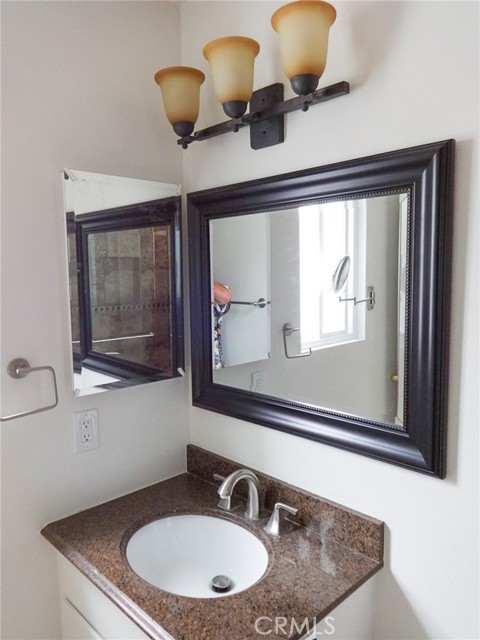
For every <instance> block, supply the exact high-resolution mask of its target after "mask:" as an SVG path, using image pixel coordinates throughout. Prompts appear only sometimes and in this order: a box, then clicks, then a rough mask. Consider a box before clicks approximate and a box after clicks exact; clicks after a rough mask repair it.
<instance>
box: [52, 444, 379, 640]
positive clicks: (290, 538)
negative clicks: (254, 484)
mask: <svg viewBox="0 0 480 640" xmlns="http://www.w3.org/2000/svg"><path fill="white" fill-rule="evenodd" d="M239 468H241V467H240V465H238V464H236V463H235V462H233V461H231V460H227V459H225V458H222V457H220V456H217V455H214V454H212V453H210V452H207V451H205V450H202V449H199V448H198V447H194V446H191V445H190V446H189V447H188V472H187V473H184V474H181V475H179V476H176V477H174V478H171V479H168V480H165V481H163V482H160V483H158V484H155V485H152V486H150V487H147V488H145V489H142V490H140V491H136V492H134V493H131V494H129V495H127V496H123V497H121V498H117V499H115V500H112V501H110V502H107V503H105V504H102V505H99V506H97V507H94V508H92V509H88V510H86V511H83V512H81V513H78V514H75V515H73V516H69V517H67V518H64V519H62V520H59V521H57V522H54V523H51V524H49V525H47V526H46V527H45V528H44V529H43V530H42V534H43V536H44V537H45V538H46V539H47V540H48V541H49V542H50V543H51V544H52V545H53V546H54V547H55V548H56V549H57V551H58V552H59V553H58V561H59V576H60V597H61V610H62V634H63V637H64V638H72V637H75V638H95V639H98V638H104V639H105V640H107V639H108V638H112V639H113V638H115V640H121V639H123V638H124V639H130V640H133V639H135V640H136V639H142V638H150V639H151V640H172V639H173V640H187V639H188V640H192V639H194V638H195V639H200V638H206V639H207V638H208V640H247V639H248V638H260V637H262V636H265V637H270V638H289V639H290V640H293V639H297V640H298V639H300V638H304V639H305V640H306V639H307V638H314V637H318V636H315V633H314V629H315V624H317V625H318V627H317V629H318V631H317V633H319V632H320V630H321V631H322V635H326V636H328V635H332V636H333V637H335V638H337V639H338V638H347V637H351V638H352V637H355V638H356V639H360V638H363V637H365V638H366V637H368V636H366V635H362V625H363V624H364V625H365V626H368V619H369V618H370V617H371V615H372V606H371V600H372V598H371V596H372V585H373V582H372V580H370V578H371V577H372V576H374V574H376V573H377V572H378V571H379V569H380V568H381V567H382V566H383V523H381V522H379V521H378V520H375V519H374V518H370V517H368V516H364V515H362V514H360V513H357V512H354V511H352V510H350V509H347V508H344V507H341V506H340V505H338V504H335V503H332V502H329V501H326V500H323V499H321V498H319V497H318V496H314V495H313V494H310V493H307V492H305V491H302V490H300V489H298V488H296V487H292V486H290V485H287V484H285V483H282V482H280V481H278V480H276V479H274V478H271V477H269V476H265V475H263V474H261V473H258V474H257V475H258V478H259V480H260V485H261V488H262V493H263V494H264V497H265V506H266V508H267V509H268V510H271V509H272V507H273V504H274V503H276V502H278V501H281V502H284V503H287V504H290V505H293V506H295V508H297V509H298V512H297V514H296V516H295V517H294V518H293V520H294V521H295V523H297V524H296V526H295V525H292V526H290V527H287V530H286V531H285V532H284V533H281V535H280V537H274V536H271V535H268V534H267V533H266V532H265V531H264V527H265V525H266V524H267V522H268V518H269V515H270V513H266V517H264V518H260V519H259V520H247V519H245V515H244V513H245V502H244V501H243V500H240V501H239V504H238V506H236V507H235V508H234V509H233V511H230V512H227V511H224V510H222V509H220V508H219V507H218V506H217V503H218V493H217V491H218V485H219V483H218V482H216V481H215V480H213V475H214V474H218V475H220V476H223V477H227V476H229V475H230V474H231V473H232V472H234V471H235V470H237V469H239ZM237 486H238V490H239V491H238V493H239V496H240V497H241V498H242V497H244V496H245V491H246V488H247V487H246V483H245V482H239V483H238V485H237ZM242 494H243V495H242ZM183 514H185V515H186V514H189V515H202V516H210V517H213V518H216V519H222V520H226V521H229V522H230V523H233V524H235V525H238V526H240V527H242V528H244V529H246V530H248V531H249V532H251V533H253V534H254V536H255V537H256V538H258V540H259V541H260V542H261V543H262V544H263V545H264V547H265V549H266V551H267V553H268V563H267V568H266V570H265V572H264V574H263V575H262V577H261V578H260V579H259V580H258V581H257V582H255V584H253V585H252V586H250V587H249V588H246V589H245V590H243V591H240V592H237V593H232V594H231V595H228V594H225V595H222V596H221V597H219V596H218V595H216V596H214V597H208V596H207V597H184V596H180V595H176V594H175V593H171V592H168V591H165V590H162V589H159V588H158V587H156V586H153V585H152V584H150V583H149V582H147V581H146V580H143V579H142V578H141V577H140V576H139V575H137V573H135V572H134V571H133V570H132V568H131V566H130V565H129V563H128V560H127V556H126V549H127V545H128V542H129V540H130V539H131V538H132V536H133V535H134V534H135V533H136V532H137V531H139V529H141V528H142V527H144V526H145V525H147V524H149V523H151V522H153V521H155V520H159V519H162V518H167V517H172V516H178V515H183ZM235 551H236V550H235V548H234V549H232V554H233V555H234V554H235ZM352 594H353V595H352ZM349 620H350V623H351V621H352V620H353V622H354V627H353V629H355V631H354V634H355V635H350V636H349V635H348V633H349V631H348V628H349V624H348V621H349ZM342 629H343V630H344V631H342Z"/></svg>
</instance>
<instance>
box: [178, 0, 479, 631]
mask: <svg viewBox="0 0 480 640" xmlns="http://www.w3.org/2000/svg"><path fill="white" fill-rule="evenodd" d="M334 4H335V5H336V7H337V9H338V18H337V22H336V24H335V25H334V26H333V28H332V36H331V46H330V54H329V62H328V64H327V71H326V73H325V75H324V78H323V79H322V81H321V86H326V85H328V84H331V83H333V82H337V81H340V80H347V81H349V82H350V83H351V95H350V96H347V97H343V98H340V99H338V100H334V101H332V102H328V103H325V104H323V105H319V106H316V107H313V108H312V109H311V110H310V111H308V112H307V113H306V114H305V113H300V112H299V113H295V114H290V115H289V116H288V117H287V132H286V141H285V143H284V144H283V145H280V146H276V147H273V148H270V149H264V150H260V151H252V150H250V148H249V139H248V131H246V130H242V131H240V132H238V133H237V134H235V135H233V134H232V135H231V136H222V137H219V138H215V139H213V140H209V141H206V142H202V143H199V144H197V145H192V146H191V148H190V149H189V150H188V152H186V153H185V154H184V156H183V157H184V191H194V190H198V189H205V188H208V187H213V186H217V185H224V184H229V183H234V182H240V181H243V180H248V179H252V178H259V177H262V176H267V175H273V174H278V173H283V172H286V171H292V170H296V169H303V168H307V167H312V166H319V165H324V164H328V163H330V162H336V161H341V160H347V159H351V158H355V157H361V156H365V155H370V154H373V153H379V152H384V151H389V150H393V149H400V148H405V147H408V146H415V145H420V144H423V143H428V142H433V141H437V140H443V139H446V138H451V137H452V138H455V139H456V140H457V158H456V187H455V223H454V227H455V228H454V265H453V301H452V310H453V311H452V328H451V364H450V378H451V381H450V403H449V415H448V421H449V427H448V439H449V441H448V477H447V479H446V480H443V481H441V480H438V479H433V478H430V477H427V476H423V475H421V474H419V473H415V472H412V471H408V470H404V469H401V468H397V467H395V466H393V465H390V464H387V463H383V462H378V461H374V460H370V459H367V458H365V457H362V456H359V455H355V454H352V453H348V452H343V451H340V450H337V449H335V448H333V447H328V446H324V445H321V444H313V443H311V442H309V441H307V440H303V439H300V438H294V437H292V436H288V435H285V434H281V433H279V432H275V431H273V430H269V429H266V428H263V427H260V426H257V425H254V424H249V423H246V422H241V421H236V420H233V419H229V418H226V417H222V416H220V415H216V414H214V413H211V412H207V411H203V410H200V409H192V410H191V440H192V441H193V442H194V443H196V444H198V445H200V446H203V447H205V448H208V449H211V450H213V451H215V452H218V453H220V454H223V455H226V456H229V457H232V458H234V459H236V460H239V461H241V462H243V463H245V464H246V465H251V466H253V467H256V468H258V469H261V470H263V471H264V472H266V473H270V474H272V475H274V476H278V477H280V478H283V479H284V480H287V481H289V482H291V483H293V484H296V485H298V486H301V487H305V488H306V489H309V490H311V491H313V492H315V493H318V494H320V495H322V496H326V497H327V498H331V499H333V500H337V501H338V502H340V503H342V504H346V505H349V506H351V507H353V508H356V509H359V510H360V511H363V512H365V513H367V514H370V515H372V516H375V517H377V518H380V519H382V520H384V521H385V522H386V525H387V545H386V567H385V569H384V570H383V571H382V573H381V579H380V589H379V593H378V612H377V638H380V639H382V640H385V639H387V638H388V639H392V640H393V639H402V640H406V639H413V638H415V639H420V638H431V639H435V640H438V639H443V638H445V639H447V638H448V639H452V640H474V639H478V637H479V633H480V632H479V626H478V601H479V593H478V502H479V500H478V466H479V465H478V461H479V455H478V454H479V452H478V422H479V420H478V418H479V407H478V383H479V378H478V285H477V280H478V263H477V253H478V206H479V201H478V169H479V167H478V115H479V113H478V77H479V74H478V71H479V70H478V18H479V7H478V4H477V3H476V2H361V1H358V2H342V1H341V0H340V1H339V2H335V3H334ZM277 6H279V5H278V4H274V3H263V2H244V3H239V2H224V3H222V2H219V3H204V2H186V3H185V4H184V5H183V6H182V58H183V62H184V64H191V65H193V66H197V65H198V66H199V67H200V68H202V69H203V70H205V71H206V70H207V69H206V63H205V61H204V60H203V58H202V55H201V49H202V46H203V44H204V43H206V42H208V41H209V40H210V39H213V38H216V37H219V36H221V35H226V34H228V35H230V34H233V33H235V34H241V35H246V36H251V37H254V38H255V39H257V40H258V41H259V42H260V45H261V47H262V50H261V52H260V55H259V57H258V59H257V60H258V62H257V71H256V88H260V87H262V86H265V85H267V84H270V83H272V82H278V81H283V80H282V73H281V70H280V68H279V61H278V53H277V50H276V47H277V42H276V36H275V34H274V32H273V31H272V29H271V27H270V16H271V14H272V13H273V10H274V8H276V7H277ZM240 7H241V10H240ZM213 15H215V20H213V19H212V16H213ZM289 95H291V94H289ZM203 96H204V98H203V105H202V108H203V111H202V116H201V119H200V121H199V126H200V127H202V126H208V125H210V124H214V123H216V122H219V121H221V120H223V119H224V117H223V116H222V113H221V108H220V106H217V105H216V103H215V99H214V97H213V92H212V91H211V86H210V79H209V78H207V81H206V82H205V86H204V89H203Z"/></svg>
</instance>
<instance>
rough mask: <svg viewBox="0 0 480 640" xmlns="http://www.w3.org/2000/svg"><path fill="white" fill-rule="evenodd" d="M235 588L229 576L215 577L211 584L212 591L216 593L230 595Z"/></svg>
mask: <svg viewBox="0 0 480 640" xmlns="http://www.w3.org/2000/svg"><path fill="white" fill-rule="evenodd" d="M232 588H233V582H232V581H231V579H230V578H229V577H228V576H215V577H214V578H212V582H211V583H210V589H211V590H212V591H215V593H228V592H229V591H230V590H231V589H232Z"/></svg>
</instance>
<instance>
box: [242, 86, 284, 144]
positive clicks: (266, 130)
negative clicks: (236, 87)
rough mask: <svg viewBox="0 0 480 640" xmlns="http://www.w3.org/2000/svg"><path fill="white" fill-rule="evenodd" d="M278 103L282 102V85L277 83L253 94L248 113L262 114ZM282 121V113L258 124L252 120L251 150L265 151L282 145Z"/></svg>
mask: <svg viewBox="0 0 480 640" xmlns="http://www.w3.org/2000/svg"><path fill="white" fill-rule="evenodd" d="M279 102H283V84H282V83H280V82H277V83H275V84H271V85H269V86H268V87H263V89H258V90H257V91H254V92H253V94H252V98H251V100H250V112H251V113H256V112H262V111H264V110H265V109H267V108H268V107H274V106H275V105H276V104H278V103H279ZM284 120H285V119H284V116H283V113H281V114H279V115H275V116H271V117H270V118H268V119H267V120H262V121H260V122H255V120H253V121H252V124H251V125H250V146H251V148H252V149H265V147H272V146H274V145H276V144H280V143H282V142H283V141H284V139H285V135H284V130H285V127H284Z"/></svg>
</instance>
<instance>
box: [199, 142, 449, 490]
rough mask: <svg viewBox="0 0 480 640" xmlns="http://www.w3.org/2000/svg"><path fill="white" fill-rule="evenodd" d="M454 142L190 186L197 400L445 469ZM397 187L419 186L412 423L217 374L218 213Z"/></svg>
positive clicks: (410, 323) (408, 416) (410, 347)
mask: <svg viewBox="0 0 480 640" xmlns="http://www.w3.org/2000/svg"><path fill="white" fill-rule="evenodd" d="M454 147H455V142H454V140H446V141H441V142H437V143H432V144H426V145H422V146H418V147H413V148H409V149H403V150H398V151H393V152H391V153H384V154H379V155H375V156H370V157H366V158H360V159H357V160H351V161H347V162H342V163H338V164H332V165H327V166H324V167H317V168H313V169H307V170H304V171H298V172H294V173H288V174H284V175H278V176H274V177H269V178H262V179H259V180H253V181H249V182H244V183H240V184H235V185H229V186H225V187H219V188H214V189H209V190H206V191H199V192H196V193H190V194H188V196H187V202H188V220H189V257H190V298H191V312H190V313H191V343H192V382H193V389H192V394H193V405H194V406H196V407H201V408H203V409H208V410H210V411H215V412H217V413H221V414H225V415H228V416H232V417H234V418H239V419H241V420H247V421H250V422H254V423H257V424H260V425H264V426H267V427H271V428H273V429H277V430H280V431H283V432H286V433H290V434H293V435H297V436H301V437H304V438H308V439H311V440H315V441H317V442H322V443H324V444H329V445H332V446H335V447H339V448H341V449H346V450H348V451H352V452H355V453H360V454H362V455H366V456H370V457H372V458H376V459H378V460H383V461H386V462H390V463H393V464H397V465H400V466H402V467H406V468H409V469H413V470H415V471H420V472H423V473H427V474H430V475H432V476H436V477H439V478H444V477H445V474H446V468H445V467H446V464H445V463H446V411H447V382H448V381H447V375H448V350H449V348H448V336H449V319H450V271H451V256H452V248H451V247H452V244H451V234H452V209H453V202H452V201H453V174H454ZM392 190H393V191H395V190H397V191H398V190H401V191H405V192H408V193H409V195H410V207H409V229H408V239H407V245H408V246H407V251H408V253H407V256H408V277H407V318H406V351H405V388H404V400H405V414H404V418H405V429H404V430H399V429H398V428H395V426H394V425H392V424H386V423H381V422H375V421H372V420H368V419H366V418H362V417H353V416H351V415H347V414H341V413H337V412H333V411H329V410H325V409H321V408H315V407H312V406H309V405H304V404H300V403H295V402H291V401H288V400H284V399H281V398H276V397H272V396H266V395H259V394H256V393H253V392H251V391H244V390H240V389H236V388H233V387H227V386H224V385H220V384H216V383H214V382H213V369H212V336H211V305H210V300H211V286H212V282H211V274H210V226H209V223H210V220H212V219H215V218H224V217H228V216H234V215H235V216H238V215H248V214H252V213H257V212H261V211H272V210H274V209H285V208H291V207H294V206H298V205H304V204H309V203H313V202H318V201H324V200H329V199H333V198H339V197H341V198H342V199H344V198H349V197H359V196H361V195H366V196H369V195H370V196H373V195H376V194H377V193H381V192H385V191H387V192H388V191H392ZM319 384H321V380H320V381H319Z"/></svg>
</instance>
